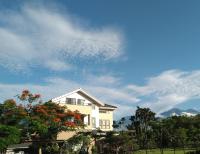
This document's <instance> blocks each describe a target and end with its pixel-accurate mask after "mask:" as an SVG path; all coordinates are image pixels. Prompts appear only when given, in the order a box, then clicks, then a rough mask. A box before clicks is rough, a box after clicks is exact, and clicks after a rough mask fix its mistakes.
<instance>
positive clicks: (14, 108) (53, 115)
mask: <svg viewBox="0 0 200 154" xmlns="http://www.w3.org/2000/svg"><path fill="white" fill-rule="evenodd" d="M40 97H41V96H40V95H39V94H32V93H30V92H29V91H28V90H24V91H23V92H22V93H21V94H20V95H18V98H19V100H20V101H21V104H20V103H16V102H15V101H14V100H7V101H5V102H4V103H3V104H1V105H0V124H3V125H7V126H15V127H17V128H18V129H19V130H21V134H22V138H21V139H22V140H55V139H56V137H57V134H58V133H59V132H61V131H66V130H74V129H77V128H79V127H82V126H83V125H82V121H81V114H80V113H79V112H78V111H76V112H72V111H69V110H67V109H66V107H64V106H60V105H58V104H56V103H53V102H51V101H49V102H45V103H42V102H41V101H40Z"/></svg>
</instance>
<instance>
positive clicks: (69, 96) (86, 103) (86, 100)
mask: <svg viewBox="0 0 200 154" xmlns="http://www.w3.org/2000/svg"><path fill="white" fill-rule="evenodd" d="M66 98H76V99H83V100H85V102H84V105H88V104H93V102H91V101H90V100H88V99H87V98H85V97H83V96H82V95H80V94H78V93H72V94H69V95H67V96H65V97H61V98H59V99H53V100H52V101H53V102H55V103H60V104H65V102H66ZM66 105H67V104H66ZM91 108H92V106H91ZM92 117H95V118H96V127H99V107H98V106H96V105H95V110H92V113H91V115H90V119H92ZM84 123H88V116H86V117H85V118H84ZM90 124H91V125H92V121H91V120H90Z"/></svg>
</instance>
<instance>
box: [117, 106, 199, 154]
mask: <svg viewBox="0 0 200 154" xmlns="http://www.w3.org/2000/svg"><path fill="white" fill-rule="evenodd" d="M130 120H131V121H132V123H131V124H129V125H128V126H127V129H128V130H129V131H133V132H135V135H134V136H133V138H135V139H136V140H135V141H134V140H132V141H134V142H132V144H133V145H136V144H137V145H138V146H139V149H141V150H142V153H146V154H147V153H152V150H150V149H158V148H159V150H156V151H157V152H155V150H154V152H155V153H161V154H163V153H164V154H165V153H171V152H172V153H174V154H175V153H176V154H177V153H180V151H182V153H183V154H186V153H188V150H187V149H195V151H199V147H200V115H196V116H192V117H187V116H173V117H169V118H166V119H162V118H155V113H153V112H152V111H151V110H150V109H149V108H140V107H138V108H137V110H136V113H135V114H134V115H133V116H131V118H130ZM121 124H122V122H121V120H120V122H119V123H117V122H116V121H115V122H114V127H115V128H118V127H121V126H120V125H121ZM123 133H124V132H123V131H122V132H121V134H123ZM124 138H126V136H124ZM166 149H171V150H167V151H166ZM180 149H181V150H180ZM134 150H137V149H134Z"/></svg>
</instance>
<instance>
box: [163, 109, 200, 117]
mask: <svg viewBox="0 0 200 154" xmlns="http://www.w3.org/2000/svg"><path fill="white" fill-rule="evenodd" d="M197 114H200V112H199V111H197V110H195V109H187V110H182V109H178V108H173V109H170V110H168V111H165V112H163V113H161V114H160V115H161V116H162V117H164V118H166V117H171V116H182V115H184V116H195V115H197Z"/></svg>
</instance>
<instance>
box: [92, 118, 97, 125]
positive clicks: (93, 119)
mask: <svg viewBox="0 0 200 154" xmlns="http://www.w3.org/2000/svg"><path fill="white" fill-rule="evenodd" d="M92 128H96V118H94V117H92Z"/></svg>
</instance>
